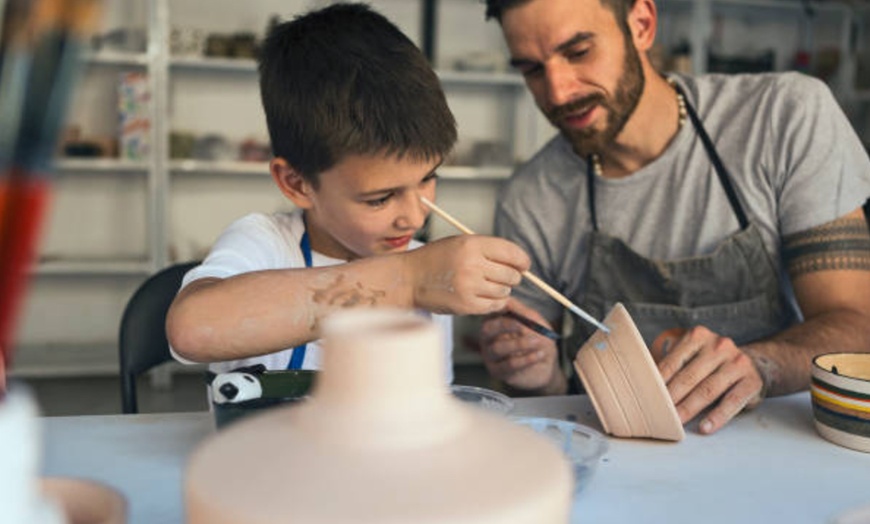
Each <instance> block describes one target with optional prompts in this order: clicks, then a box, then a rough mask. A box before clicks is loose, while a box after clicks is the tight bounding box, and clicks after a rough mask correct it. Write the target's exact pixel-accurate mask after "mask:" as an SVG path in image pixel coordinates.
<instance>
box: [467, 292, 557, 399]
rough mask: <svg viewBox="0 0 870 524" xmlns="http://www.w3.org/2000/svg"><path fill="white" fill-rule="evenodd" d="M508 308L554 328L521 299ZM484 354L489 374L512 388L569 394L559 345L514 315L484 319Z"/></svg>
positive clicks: (481, 340) (481, 349)
mask: <svg viewBox="0 0 870 524" xmlns="http://www.w3.org/2000/svg"><path fill="white" fill-rule="evenodd" d="M507 309H509V310H510V311H514V312H516V313H518V314H520V315H522V316H524V317H526V318H528V319H530V320H533V321H535V322H537V323H539V324H542V325H544V326H546V327H550V324H549V322H547V321H546V320H544V318H543V317H542V316H541V315H539V314H538V312H537V311H535V310H533V309H531V308H529V307H527V306H525V305H524V304H522V303H521V302H519V301H518V300H515V299H511V300H510V301H509V303H508V306H507ZM480 353H481V356H482V357H483V362H484V364H485V365H486V369H487V370H488V371H489V373H490V374H491V375H492V376H493V377H494V378H496V379H498V380H501V381H502V382H504V383H505V384H507V385H508V386H509V387H512V388H515V389H519V390H523V391H525V392H529V393H536V394H545V395H556V394H564V393H565V392H566V391H567V388H568V384H567V382H566V380H565V377H564V375H563V374H562V371H561V370H560V369H559V366H558V361H559V350H558V347H557V346H556V342H555V341H553V340H552V339H550V338H547V337H545V336H543V335H541V334H539V333H536V332H535V331H534V330H532V329H530V328H528V327H526V326H524V325H523V324H522V323H521V322H520V321H519V320H517V319H515V318H513V317H511V316H508V315H494V316H491V317H489V318H487V319H486V320H484V322H483V325H482V326H481V329H480Z"/></svg>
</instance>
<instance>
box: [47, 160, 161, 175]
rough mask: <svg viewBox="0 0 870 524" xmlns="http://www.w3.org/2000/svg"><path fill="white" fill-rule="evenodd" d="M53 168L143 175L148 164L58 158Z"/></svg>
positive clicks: (138, 161)
mask: <svg viewBox="0 0 870 524" xmlns="http://www.w3.org/2000/svg"><path fill="white" fill-rule="evenodd" d="M54 168H55V169H56V170H58V171H61V172H75V171H79V172H81V171H86V172H92V173H103V172H105V173H145V172H146V171H148V168H149V165H148V162H146V161H143V160H118V159H117V158H58V159H57V160H55V161H54Z"/></svg>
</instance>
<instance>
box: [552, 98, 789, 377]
mask: <svg viewBox="0 0 870 524" xmlns="http://www.w3.org/2000/svg"><path fill="white" fill-rule="evenodd" d="M678 89H679V88H678ZM686 110H687V113H688V115H689V118H690V119H691V121H692V125H693V126H694V127H695V130H696V131H697V133H698V135H699V136H700V138H701V140H702V142H703V144H704V149H705V150H706V152H707V155H708V156H709V157H710V160H711V162H712V164H713V167H714V168H715V171H716V174H717V176H718V178H719V180H720V182H721V184H722V187H723V189H724V190H725V193H726V194H727V196H728V201H729V203H730V205H731V209H732V210H733V212H734V214H735V215H736V217H737V220H738V222H739V223H740V230H739V231H738V232H737V233H734V234H733V235H731V236H729V237H728V238H726V239H725V240H724V241H723V242H722V243H720V244H719V245H718V246H717V247H716V249H715V250H714V251H713V252H712V254H710V255H704V256H697V257H690V258H681V259H679V260H675V261H667V260H656V259H651V258H646V257H643V256H641V255H640V254H638V253H637V252H635V251H634V250H632V249H631V248H630V247H629V246H628V245H627V244H626V243H625V242H623V241H621V240H620V239H618V238H616V237H612V236H609V235H607V234H605V233H602V232H601V231H599V229H598V219H597V216H596V213H595V175H594V174H593V172H592V163H591V162H589V163H588V165H589V169H588V171H587V179H588V184H589V186H588V198H589V210H590V214H591V219H592V227H593V231H592V232H591V233H590V235H591V237H590V242H589V245H590V249H589V261H588V266H587V271H586V275H585V277H584V279H585V286H584V289H585V294H584V299H583V302H582V303H581V304H580V306H581V307H582V308H583V309H585V310H586V311H588V312H589V313H590V314H591V315H593V316H594V317H595V318H599V319H601V318H604V316H605V315H606V314H607V312H608V311H610V309H611V308H612V307H613V305H614V304H615V303H616V302H622V303H623V304H624V305H625V307H626V309H627V310H628V312H629V313H630V314H631V317H632V318H633V319H634V321H635V323H636V324H637V327H638V329H639V330H640V333H641V335H642V336H643V338H644V341H645V342H646V344H647V347H651V346H652V343H653V341H654V340H655V339H656V337H657V336H658V335H659V334H660V333H662V332H663V331H665V330H669V329H672V328H684V329H689V328H691V327H693V326H697V325H703V326H706V327H707V328H709V329H711V330H712V331H714V332H716V333H718V334H719V335H722V336H726V337H730V338H732V339H733V340H734V342H735V343H736V344H738V345H740V344H744V343H746V342H749V341H753V340H757V339H760V338H764V337H766V336H769V335H772V334H773V333H776V332H778V331H781V330H782V329H783V328H785V327H786V326H788V325H789V324H791V323H792V322H794V320H795V317H794V312H793V310H792V309H791V308H790V307H788V304H787V302H786V300H785V299H784V296H783V295H782V293H781V291H780V286H779V271H778V270H777V266H776V265H775V263H774V261H773V259H772V257H771V256H770V255H769V254H768V252H767V250H766V249H765V247H764V241H763V240H762V237H761V233H760V232H759V230H758V228H757V227H756V226H755V225H753V224H751V223H750V222H749V220H748V219H747V218H746V213H745V212H744V210H743V206H742V205H741V204H740V201H739V200H738V198H737V194H736V192H735V191H734V187H733V186H732V184H731V179H730V176H729V174H728V171H727V170H726V169H725V166H724V165H723V164H722V161H721V159H720V158H719V155H718V153H717V152H716V148H715V147H714V146H713V142H712V141H711V140H710V137H709V136H708V135H707V132H706V130H705V129H704V126H703V125H702V124H701V121H700V119H699V118H698V116H697V114H696V113H695V110H694V108H692V106H691V104H689V103H688V101H687V103H686ZM575 326H576V327H575V331H574V335H573V336H572V337H571V338H572V340H569V342H568V343H569V345H568V346H567V348H566V349H568V351H570V352H574V354H569V355H568V356H569V357H570V358H571V360H572V361H573V359H574V356H575V354H576V351H577V350H579V348H580V346H581V345H582V342H584V341H585V340H586V339H587V338H588V337H589V336H590V335H592V333H593V332H594V328H593V327H591V326H588V325H587V324H586V323H582V324H581V323H580V322H576V323H575Z"/></svg>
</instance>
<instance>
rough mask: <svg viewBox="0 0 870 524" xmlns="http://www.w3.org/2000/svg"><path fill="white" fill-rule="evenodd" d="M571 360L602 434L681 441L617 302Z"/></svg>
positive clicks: (651, 366) (673, 411) (670, 404)
mask: <svg viewBox="0 0 870 524" xmlns="http://www.w3.org/2000/svg"><path fill="white" fill-rule="evenodd" d="M604 324H605V325H606V326H607V327H608V328H610V333H609V334H607V333H604V332H603V331H601V330H598V331H596V332H595V333H594V334H593V335H592V336H591V337H589V339H588V340H587V341H586V342H585V343H584V344H583V346H582V347H581V348H580V350H579V351H578V352H577V356H576V357H575V359H574V368H575V369H576V370H577V373H578V374H579V375H580V379H581V380H582V381H583V386H584V387H585V388H586V392H587V393H588V394H589V399H590V400H591V401H592V406H593V407H594V408H595V412H596V413H597V414H598V418H599V420H600V421H601V425H602V426H603V427H604V431H605V432H607V433H610V434H612V435H615V436H617V437H642V438H656V439H662V440H674V441H679V440H682V439H683V437H684V436H685V432H684V431H683V424H682V422H681V421H680V417H679V415H677V408H676V407H675V406H674V401H673V400H672V399H671V395H670V394H669V393H668V389H667V387H666V386H665V382H664V380H663V379H662V375H661V373H659V370H658V368H657V367H656V365H655V362H653V359H652V356H651V355H650V352H649V350H648V349H647V347H646V344H645V343H644V341H643V337H642V336H641V334H640V331H638V329H637V326H636V325H635V324H634V321H633V320H632V319H631V316H630V315H629V314H628V311H627V310H626V309H625V306H623V305H622V304H619V303H618V304H616V305H615V306H613V309H611V310H610V313H608V314H607V317H606V318H605V319H604Z"/></svg>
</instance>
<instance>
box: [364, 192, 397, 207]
mask: <svg viewBox="0 0 870 524" xmlns="http://www.w3.org/2000/svg"><path fill="white" fill-rule="evenodd" d="M392 197H393V194H392V193H389V194H387V195H384V196H382V197H381V198H375V199H373V200H365V201H364V202H365V203H366V205H368V206H371V207H381V206H383V205H384V204H386V203H387V201H388V200H389V199H390V198H392Z"/></svg>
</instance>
